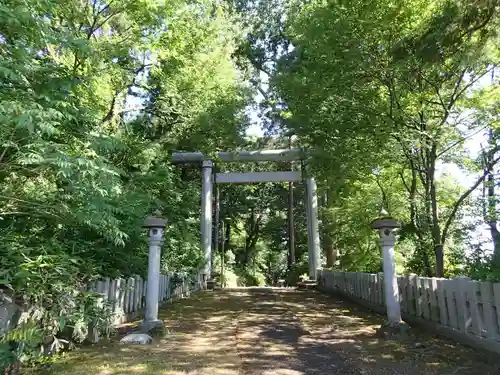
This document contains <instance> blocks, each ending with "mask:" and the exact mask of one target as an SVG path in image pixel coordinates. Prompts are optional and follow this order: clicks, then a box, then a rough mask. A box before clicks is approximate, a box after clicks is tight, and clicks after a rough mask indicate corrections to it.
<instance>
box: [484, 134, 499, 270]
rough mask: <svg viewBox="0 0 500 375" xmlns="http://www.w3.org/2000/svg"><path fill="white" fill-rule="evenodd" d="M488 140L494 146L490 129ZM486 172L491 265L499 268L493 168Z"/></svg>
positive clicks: (491, 157)
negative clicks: (491, 250) (491, 245)
mask: <svg viewBox="0 0 500 375" xmlns="http://www.w3.org/2000/svg"><path fill="white" fill-rule="evenodd" d="M488 138H489V139H488V141H489V144H490V146H492V147H494V146H496V145H495V140H494V137H493V130H492V129H490V131H489V135H488ZM485 159H486V166H488V165H491V164H492V163H493V162H494V159H495V154H494V153H488V154H487V156H486V158H485ZM485 172H487V173H488V176H487V178H486V190H487V194H488V197H487V199H486V204H487V207H486V210H485V211H486V212H485V214H486V215H485V216H486V217H485V221H486V223H487V224H488V227H489V230H490V234H491V241H492V243H493V265H494V266H495V268H499V269H500V231H499V230H498V227H497V225H498V220H497V200H496V196H495V174H494V173H495V172H494V171H493V168H492V169H491V170H489V172H488V171H485Z"/></svg>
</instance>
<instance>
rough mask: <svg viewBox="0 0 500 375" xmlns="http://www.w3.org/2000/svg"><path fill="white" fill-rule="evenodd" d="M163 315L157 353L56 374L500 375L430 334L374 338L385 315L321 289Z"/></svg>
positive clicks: (103, 359) (90, 360)
mask: <svg viewBox="0 0 500 375" xmlns="http://www.w3.org/2000/svg"><path fill="white" fill-rule="evenodd" d="M161 317H162V318H163V319H164V320H165V323H166V325H167V329H168V331H169V333H168V334H167V335H166V336H165V337H164V338H156V339H155V341H154V343H153V344H152V345H150V346H123V345H120V344H119V343H118V342H116V341H114V342H108V343H103V344H99V345H96V346H93V347H86V348H82V349H79V350H78V351H75V352H73V353H70V354H69V355H67V356H66V357H65V358H64V360H62V361H61V362H60V363H58V364H57V365H55V366H54V367H53V368H51V369H49V371H48V373H50V374H54V375H63V374H64V375H83V374H93V375H187V374H189V375H334V374H339V375H340V374H346V375H348V374H381V375H386V374H387V375H399V374H405V375H406V374H407V375H417V374H436V375H437V374H439V375H451V374H461V375H473V374H474V375H475V374H481V375H489V374H491V375H493V374H500V361H499V362H496V363H495V362H493V360H492V359H490V358H487V357H486V356H485V355H480V354H478V353H476V352H474V351H473V350H471V349H467V348H464V347H462V346H459V345H455V344H453V343H452V342H449V341H447V340H441V339H437V338H435V337H433V336H431V335H428V334H425V333H422V332H418V331H417V332H416V333H417V339H416V340H415V341H412V342H409V343H405V344H403V343H395V342H388V341H384V340H380V339H378V338H376V337H375V336H374V332H375V328H376V327H377V326H378V325H380V323H381V321H382V317H379V316H375V315H372V314H369V313H368V312H366V311H364V310H362V309H359V308H356V307H355V306H353V305H352V304H349V303H347V302H345V301H341V300H336V299H334V298H332V297H327V296H324V295H322V294H319V293H314V292H301V291H296V290H293V289H246V290H237V291H219V292H205V293H200V294H197V295H195V296H193V297H191V298H189V299H185V300H181V301H177V302H175V303H173V304H170V305H167V306H166V308H165V310H163V311H162V316H161ZM118 339H119V338H117V340H118ZM37 373H40V372H39V371H38V372H37Z"/></svg>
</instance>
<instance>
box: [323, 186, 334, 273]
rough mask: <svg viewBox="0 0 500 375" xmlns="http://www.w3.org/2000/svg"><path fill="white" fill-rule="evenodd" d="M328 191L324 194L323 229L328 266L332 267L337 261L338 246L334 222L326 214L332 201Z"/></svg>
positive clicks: (324, 249)
mask: <svg viewBox="0 0 500 375" xmlns="http://www.w3.org/2000/svg"><path fill="white" fill-rule="evenodd" d="M329 198H330V197H329V196H328V191H325V194H324V195H323V210H322V212H323V215H322V222H323V225H322V229H323V251H324V253H325V255H326V267H328V268H331V267H333V266H335V263H336V262H337V254H338V253H337V247H336V246H335V239H334V237H333V236H332V231H333V228H332V223H331V221H330V220H329V218H328V215H327V214H326V208H327V207H328V203H329V202H330V199H329Z"/></svg>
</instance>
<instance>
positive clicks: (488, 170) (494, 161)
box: [441, 147, 500, 244]
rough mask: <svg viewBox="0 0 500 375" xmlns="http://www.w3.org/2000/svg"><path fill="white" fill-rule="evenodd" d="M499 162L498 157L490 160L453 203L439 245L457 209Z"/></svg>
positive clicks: (446, 233)
mask: <svg viewBox="0 0 500 375" xmlns="http://www.w3.org/2000/svg"><path fill="white" fill-rule="evenodd" d="M498 149H499V147H496V148H495V149H494V150H492V151H491V152H492V153H495V152H496V151H498ZM499 161H500V157H497V158H496V159H494V160H492V161H491V163H489V164H488V165H486V166H485V168H484V170H483V174H482V175H481V176H480V177H479V178H478V179H477V180H476V182H475V183H474V184H473V185H472V186H471V187H470V188H469V189H467V190H466V191H465V192H464V193H463V194H462V195H461V196H460V198H458V200H457V201H456V202H455V204H454V206H453V209H452V210H451V213H450V216H448V219H447V220H446V222H445V224H444V227H443V233H442V235H441V243H442V244H444V242H445V240H446V237H447V235H448V231H449V229H450V226H451V223H452V222H453V220H454V219H455V216H456V214H457V212H458V209H459V208H460V206H461V205H462V203H463V202H464V201H465V200H466V199H467V198H468V197H469V195H471V194H472V192H473V191H474V190H476V189H477V187H478V186H479V185H480V184H481V183H482V182H483V181H484V179H485V178H486V177H487V176H488V174H489V173H490V171H491V170H492V169H493V167H494V166H495V165H496V164H497V163H498V162H499Z"/></svg>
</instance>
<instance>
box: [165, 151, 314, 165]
mask: <svg viewBox="0 0 500 375" xmlns="http://www.w3.org/2000/svg"><path fill="white" fill-rule="evenodd" d="M306 156H307V152H306V151H304V150H301V149H298V148H291V149H282V150H256V151H233V152H218V153H217V157H218V159H219V160H220V161H223V162H256V161H296V160H303V159H305V157H306ZM203 160H210V157H208V156H207V155H204V154H203V153H201V152H174V153H172V162H173V163H200V162H202V161H203Z"/></svg>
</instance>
